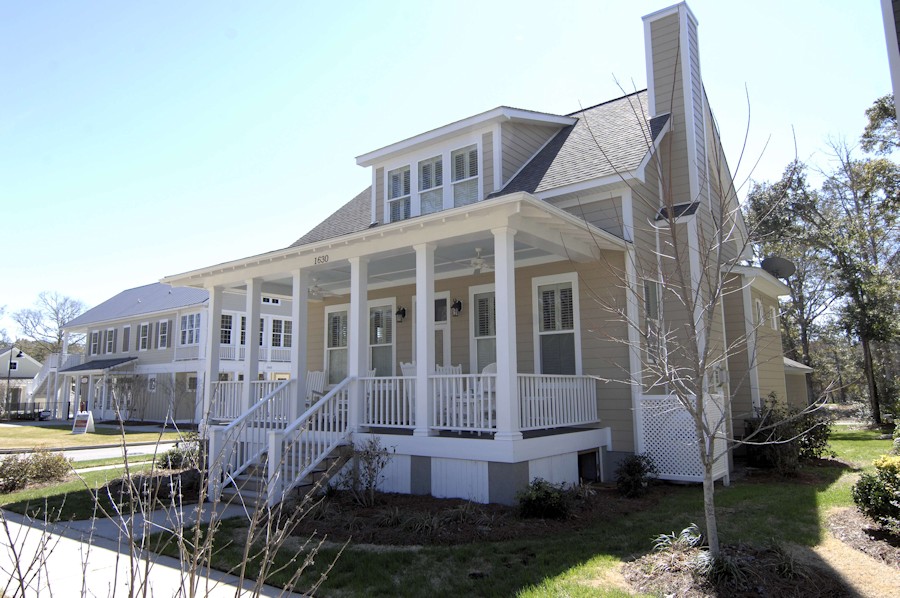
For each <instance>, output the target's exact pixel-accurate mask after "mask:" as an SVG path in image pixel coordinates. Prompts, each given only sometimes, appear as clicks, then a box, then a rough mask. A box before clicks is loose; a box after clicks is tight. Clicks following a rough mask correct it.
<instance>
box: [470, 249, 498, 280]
mask: <svg viewBox="0 0 900 598" xmlns="http://www.w3.org/2000/svg"><path fill="white" fill-rule="evenodd" d="M469 267H470V268H472V269H473V270H474V272H472V274H481V273H482V272H493V270H494V267H493V266H492V265H491V264H489V263H488V261H487V260H486V259H484V258H483V257H481V247H476V248H475V257H473V258H472V259H470V260H469Z"/></svg>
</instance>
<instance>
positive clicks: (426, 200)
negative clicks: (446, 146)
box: [419, 156, 444, 214]
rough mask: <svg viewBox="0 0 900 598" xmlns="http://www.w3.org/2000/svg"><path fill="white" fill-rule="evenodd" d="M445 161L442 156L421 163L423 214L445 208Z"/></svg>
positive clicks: (420, 190) (420, 182)
mask: <svg viewBox="0 0 900 598" xmlns="http://www.w3.org/2000/svg"><path fill="white" fill-rule="evenodd" d="M443 185H444V161H443V160H442V159H441V157H440V156H436V157H434V158H431V159H429V160H422V161H421V162H419V201H420V202H421V203H420V206H421V207H420V211H421V213H422V214H431V213H432V212H438V211H440V210H441V209H442V208H443V207H444V189H443Z"/></svg>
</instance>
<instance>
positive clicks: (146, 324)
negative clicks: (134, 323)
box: [137, 322, 153, 351]
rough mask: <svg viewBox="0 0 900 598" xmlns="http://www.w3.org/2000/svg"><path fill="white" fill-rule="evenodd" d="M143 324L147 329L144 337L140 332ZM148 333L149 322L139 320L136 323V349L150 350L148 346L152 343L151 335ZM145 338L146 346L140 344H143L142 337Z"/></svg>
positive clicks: (149, 331) (142, 329)
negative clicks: (139, 321)
mask: <svg viewBox="0 0 900 598" xmlns="http://www.w3.org/2000/svg"><path fill="white" fill-rule="evenodd" d="M144 326H146V327H147V328H146V330H147V336H146V337H145V336H144V335H143V334H142V333H143V331H144ZM150 335H151V329H150V322H141V323H140V324H139V325H138V342H137V346H138V351H149V350H150V346H151V345H152V344H153V343H152V342H151V340H152V339H151V336H150ZM145 338H146V339H147V346H146V347H144V346H142V345H143V344H144V339H145Z"/></svg>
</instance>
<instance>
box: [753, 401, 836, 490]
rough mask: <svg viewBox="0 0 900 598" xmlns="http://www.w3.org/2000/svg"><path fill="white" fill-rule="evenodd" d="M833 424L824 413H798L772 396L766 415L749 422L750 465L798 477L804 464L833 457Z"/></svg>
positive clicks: (821, 411)
mask: <svg viewBox="0 0 900 598" xmlns="http://www.w3.org/2000/svg"><path fill="white" fill-rule="evenodd" d="M832 423H833V418H832V416H831V415H830V414H829V413H827V412H826V411H824V410H816V411H798V410H796V409H791V408H788V407H785V406H784V405H783V404H781V403H780V402H778V401H777V400H776V399H775V398H774V397H770V399H769V400H768V401H767V402H766V408H765V411H764V413H763V416H762V417H759V418H756V419H751V420H747V422H746V424H747V430H746V437H748V438H750V439H751V440H750V444H748V445H747V456H748V458H749V460H750V463H751V464H752V465H754V466H756V467H766V468H774V469H776V470H777V471H778V473H780V474H781V475H796V474H797V471H798V470H799V469H800V463H801V462H803V461H808V460H811V459H818V458H821V457H824V456H832V457H833V456H834V452H833V451H831V450H830V449H829V446H828V440H829V438H830V437H831V424H832ZM756 443H758V444H756Z"/></svg>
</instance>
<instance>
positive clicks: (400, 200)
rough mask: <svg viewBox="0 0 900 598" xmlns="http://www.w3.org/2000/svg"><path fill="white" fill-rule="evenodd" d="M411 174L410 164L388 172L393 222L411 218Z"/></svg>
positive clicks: (389, 202)
mask: <svg viewBox="0 0 900 598" xmlns="http://www.w3.org/2000/svg"><path fill="white" fill-rule="evenodd" d="M409 194H410V175H409V166H404V167H403V168H398V169H396V170H392V171H390V172H389V173H388V207H389V209H390V212H391V222H397V221H398V220H406V219H407V218H409V205H410V204H409Z"/></svg>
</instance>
